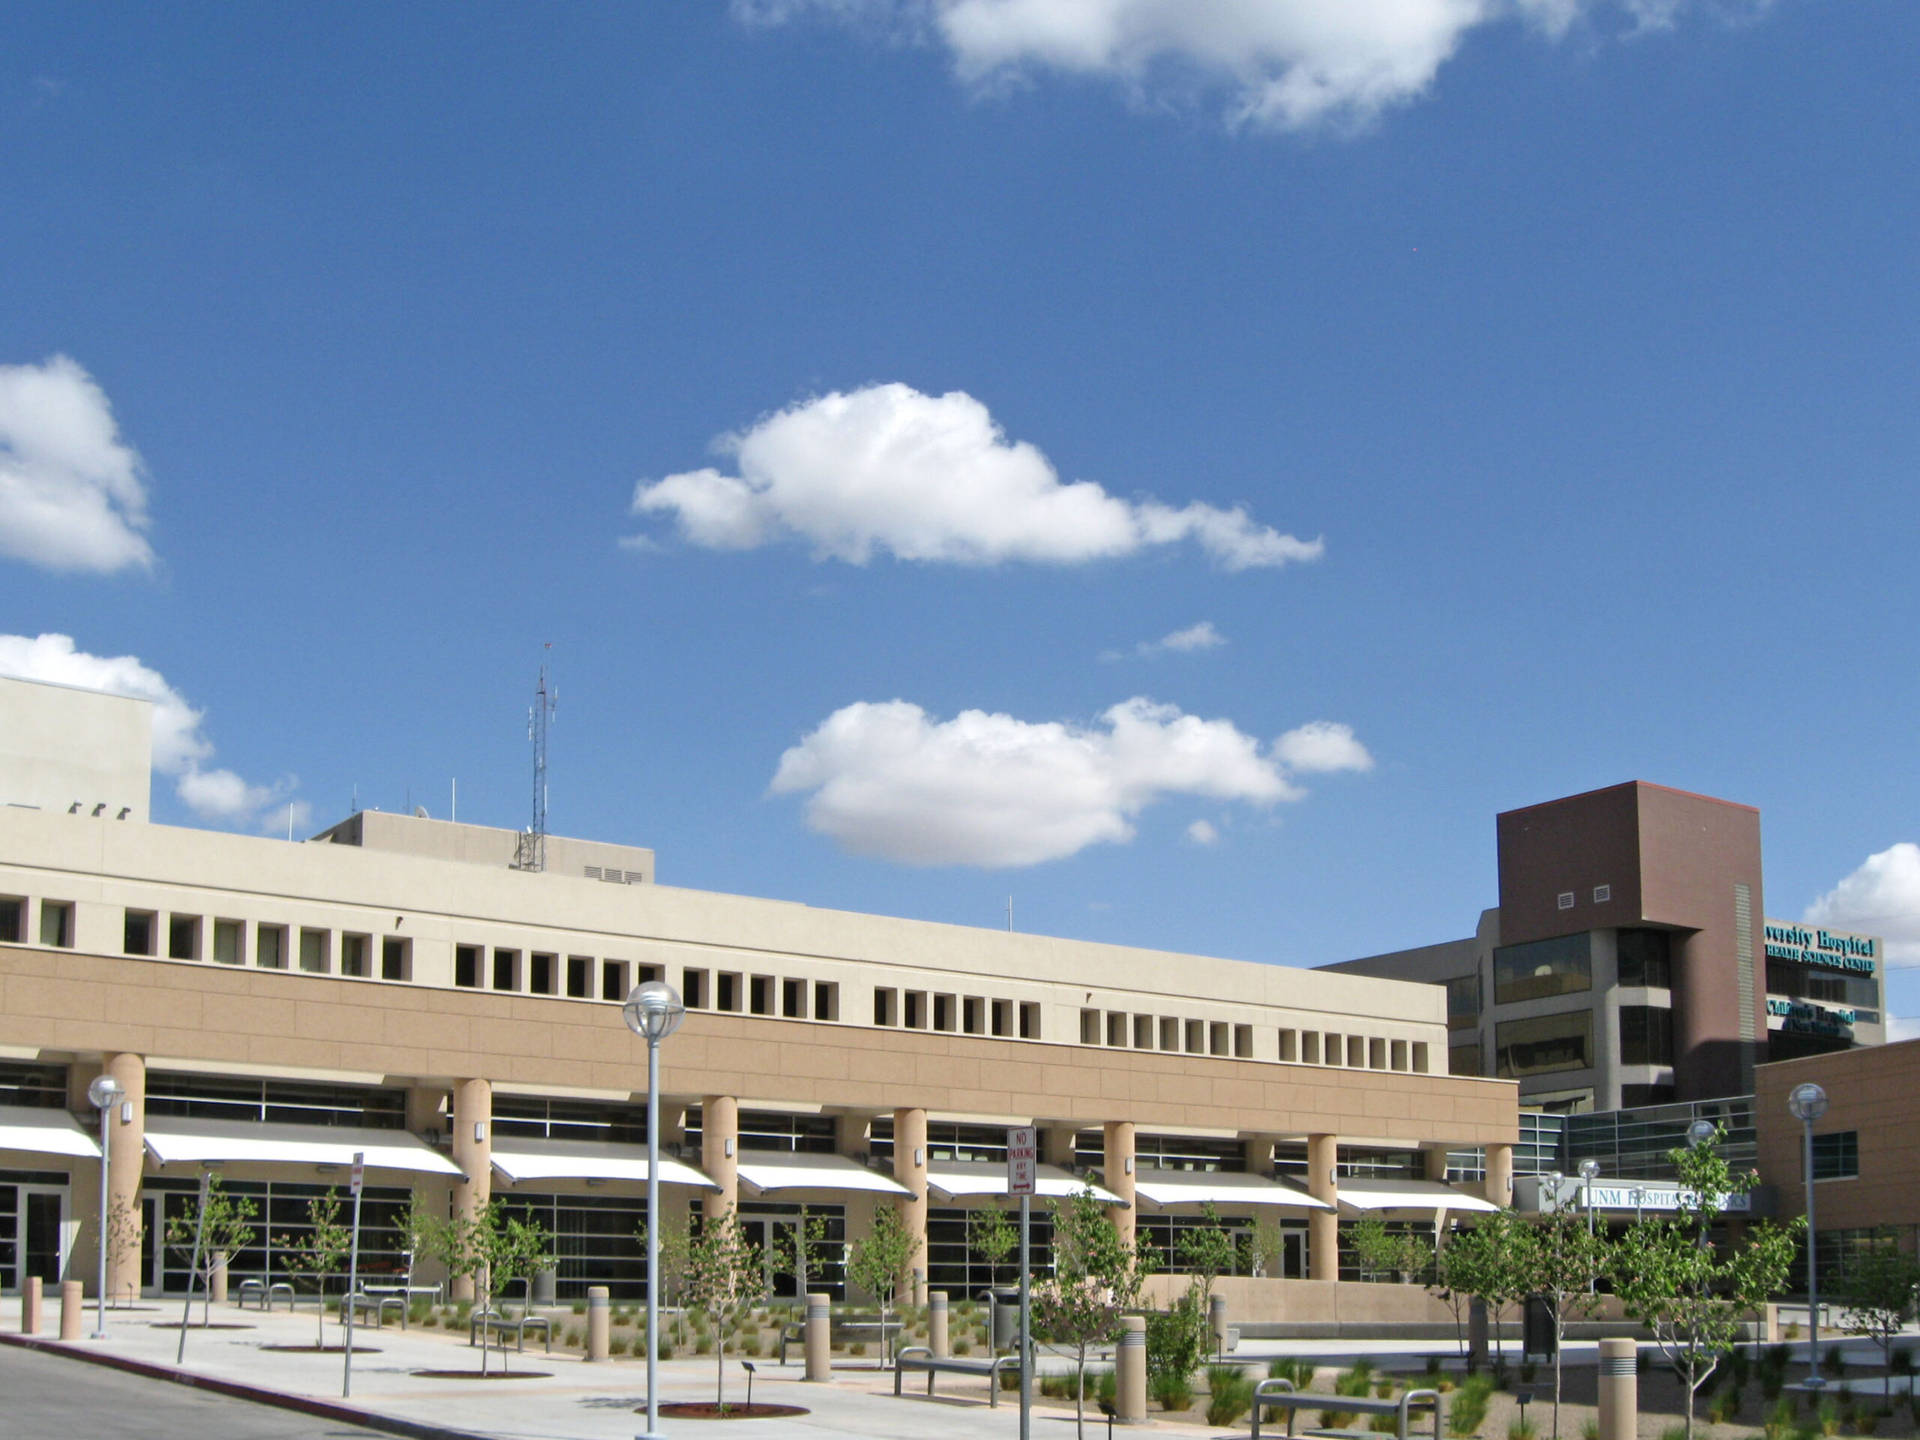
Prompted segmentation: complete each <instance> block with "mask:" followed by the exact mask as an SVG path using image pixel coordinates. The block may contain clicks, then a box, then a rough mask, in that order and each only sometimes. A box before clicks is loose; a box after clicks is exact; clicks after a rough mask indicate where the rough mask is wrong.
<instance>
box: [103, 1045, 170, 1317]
mask: <svg viewBox="0 0 1920 1440" xmlns="http://www.w3.org/2000/svg"><path fill="white" fill-rule="evenodd" d="M106 1072H107V1074H109V1075H111V1076H112V1077H113V1078H114V1079H115V1080H116V1081H118V1082H119V1085H120V1089H121V1091H122V1092H123V1093H122V1094H121V1097H120V1099H119V1100H118V1101H117V1102H116V1103H115V1104H114V1107H113V1114H112V1116H111V1117H110V1118H109V1120H108V1122H107V1165H108V1169H109V1171H110V1172H111V1173H110V1175H109V1178H108V1181H107V1185H108V1189H109V1190H111V1191H112V1193H111V1194H110V1195H108V1197H107V1205H108V1210H109V1215H108V1221H107V1223H108V1225H109V1226H110V1227H114V1228H116V1229H117V1230H118V1231H120V1232H121V1233H122V1234H124V1236H125V1243H123V1244H122V1245H120V1246H119V1247H118V1249H117V1251H116V1249H115V1247H114V1246H112V1245H111V1244H110V1245H109V1246H108V1248H107V1292H108V1294H109V1295H110V1296H112V1295H131V1296H135V1297H137V1296H138V1295H139V1294H140V1280H141V1275H140V1179H141V1176H142V1174H143V1173H144V1172H145V1170H146V1163H147V1062H146V1057H144V1056H141V1055H134V1054H130V1053H122V1054H118V1055H109V1056H108V1057H107V1063H106ZM154 1240H155V1243H156V1244H157V1243H158V1242H159V1237H158V1236H155V1237H154Z"/></svg>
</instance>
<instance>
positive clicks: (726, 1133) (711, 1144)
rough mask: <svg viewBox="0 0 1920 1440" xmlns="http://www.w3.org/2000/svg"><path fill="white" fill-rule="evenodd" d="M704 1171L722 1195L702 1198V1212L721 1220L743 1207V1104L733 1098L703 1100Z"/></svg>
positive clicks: (708, 1194) (710, 1218) (711, 1194)
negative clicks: (741, 1120) (741, 1157)
mask: <svg viewBox="0 0 1920 1440" xmlns="http://www.w3.org/2000/svg"><path fill="white" fill-rule="evenodd" d="M700 1168H701V1169H703V1170H705V1171H706V1172H707V1174H708V1176H709V1177H711V1179H712V1180H713V1182H714V1184H716V1185H718V1186H719V1187H720V1189H719V1192H718V1193H715V1192H714V1191H711V1190H709V1191H707V1192H706V1193H705V1194H703V1195H702V1196H701V1197H700V1210H701V1213H702V1214H704V1215H705V1216H706V1217H707V1219H709V1220H718V1219H719V1218H720V1217H721V1216H722V1215H725V1214H726V1213H727V1212H728V1211H729V1210H736V1209H738V1208H739V1205H740V1102H739V1101H738V1100H736V1099H734V1098H733V1096H731V1095H708V1096H706V1097H704V1098H703V1099H702V1100H701V1101H700Z"/></svg>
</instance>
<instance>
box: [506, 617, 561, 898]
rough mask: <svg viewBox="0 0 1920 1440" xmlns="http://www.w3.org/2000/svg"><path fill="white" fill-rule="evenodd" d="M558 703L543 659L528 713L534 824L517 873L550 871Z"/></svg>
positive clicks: (519, 853)
mask: <svg viewBox="0 0 1920 1440" xmlns="http://www.w3.org/2000/svg"><path fill="white" fill-rule="evenodd" d="M542 648H543V649H545V650H551V649H553V642H552V641H551V640H549V641H548V642H547V643H546V645H545V646H544V647H542ZM559 699H560V692H559V690H558V689H557V688H556V687H554V686H553V685H551V684H550V683H549V682H548V678H547V662H546V660H545V659H544V658H542V660H541V661H540V678H539V680H538V681H536V682H535V684H534V687H533V704H532V706H531V707H530V708H529V709H528V711H527V739H529V740H531V741H532V742H533V824H531V825H529V826H528V827H527V829H526V831H525V833H523V834H522V835H521V836H520V843H519V846H518V847H517V849H516V851H515V854H514V857H513V866H514V869H516V870H544V869H546V868H547V727H548V726H549V725H551V724H552V723H553V712H554V709H555V707H556V705H557V704H558V703H559Z"/></svg>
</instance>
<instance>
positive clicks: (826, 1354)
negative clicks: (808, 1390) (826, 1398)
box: [807, 1294, 833, 1380]
mask: <svg viewBox="0 0 1920 1440" xmlns="http://www.w3.org/2000/svg"><path fill="white" fill-rule="evenodd" d="M832 1305H833V1302H832V1300H830V1299H829V1298H828V1297H827V1296H825V1295H818V1294H814V1295H809V1296H807V1379H809V1380H831V1379H832V1378H833V1310H832Z"/></svg>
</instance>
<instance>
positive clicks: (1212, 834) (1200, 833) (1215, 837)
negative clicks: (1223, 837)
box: [1187, 820, 1220, 845]
mask: <svg viewBox="0 0 1920 1440" xmlns="http://www.w3.org/2000/svg"><path fill="white" fill-rule="evenodd" d="M1187 839H1189V840H1191V841H1192V842H1193V843H1194V844H1195V845H1214V844H1218V843H1219V840H1220V832H1219V830H1217V829H1215V828H1214V825H1213V822H1212V821H1211V820H1196V821H1194V822H1193V823H1192V824H1191V825H1189V826H1187Z"/></svg>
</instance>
